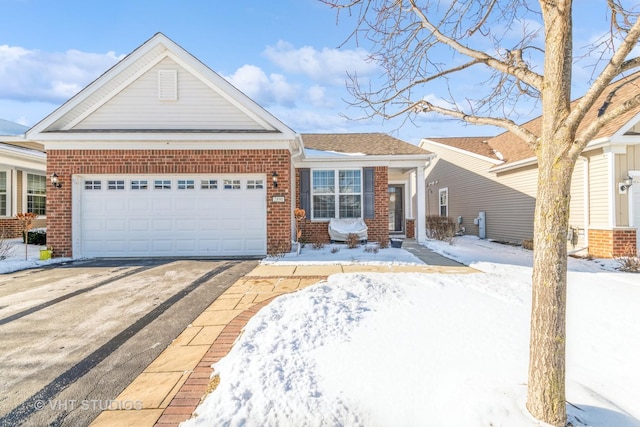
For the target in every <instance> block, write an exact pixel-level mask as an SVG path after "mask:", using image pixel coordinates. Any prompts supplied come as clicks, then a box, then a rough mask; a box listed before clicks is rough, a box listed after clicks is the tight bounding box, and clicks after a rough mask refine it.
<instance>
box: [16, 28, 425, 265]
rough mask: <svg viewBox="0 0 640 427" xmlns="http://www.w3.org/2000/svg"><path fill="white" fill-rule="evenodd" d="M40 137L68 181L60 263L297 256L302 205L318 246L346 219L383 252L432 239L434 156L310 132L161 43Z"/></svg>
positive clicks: (60, 181) (111, 73)
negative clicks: (393, 236) (386, 244)
mask: <svg viewBox="0 0 640 427" xmlns="http://www.w3.org/2000/svg"><path fill="white" fill-rule="evenodd" d="M26 138H27V139H28V140H32V141H38V142H40V143H42V144H44V146H45V148H46V152H47V176H48V177H49V178H52V177H55V178H56V181H57V182H56V184H55V186H54V185H53V183H52V184H49V188H48V190H49V191H48V193H47V243H48V244H49V245H52V246H53V248H54V256H65V257H70V256H73V257H135V256H245V255H255V256H264V255H266V254H270V253H278V252H282V251H286V250H289V248H290V247H291V241H292V239H293V238H295V227H296V221H295V220H294V218H293V211H294V209H296V208H298V207H303V208H304V209H305V210H306V212H307V217H306V219H305V220H304V221H303V223H301V224H300V225H301V226H302V227H301V228H303V237H304V239H305V240H307V241H315V240H321V241H327V240H328V239H329V236H328V233H327V223H328V221H329V219H330V218H332V217H339V218H351V217H362V218H364V221H365V222H366V223H367V225H368V239H369V240H371V241H382V240H386V239H388V238H389V234H390V233H393V232H397V233H399V234H401V235H414V234H415V233H416V231H415V230H416V229H417V235H418V236H424V235H425V225H424V217H425V212H424V210H425V199H424V197H425V191H424V185H422V184H420V185H418V183H423V182H424V177H425V169H426V168H427V167H428V166H429V164H430V161H431V158H432V157H433V156H432V154H430V153H429V152H427V151H425V150H424V149H421V148H418V147H417V146H415V145H412V144H409V143H406V142H403V141H400V140H398V139H396V138H392V137H390V136H387V135H383V134H344V135H300V134H298V133H296V132H294V131H293V130H292V129H290V128H289V127H288V126H286V125H285V124H284V123H282V122H281V121H280V120H278V119H277V118H276V117H274V116H273V115H272V114H270V113H269V112H267V111H266V110H265V109H263V108H262V107H261V106H259V105H258V104H257V103H256V102H254V101H253V100H251V99H250V98H248V97H247V96H246V95H244V94H243V93H242V92H240V91H239V90H238V89H236V88H235V87H233V86H232V85H231V84H230V83H229V82H227V81H226V80H225V79H223V78H222V77H220V76H219V75H218V74H216V73H215V72H213V71H212V70H211V69H210V68H208V67H207V66H205V65H204V64H203V63H202V62H200V61H199V60H198V59H196V58H195V57H193V56H192V55H191V54H189V53H188V52H187V51H186V50H184V49H183V48H181V47H180V46H178V45H177V44H176V43H174V42H173V41H171V40H170V39H169V38H167V37H166V36H165V35H163V34H161V33H158V34H156V35H154V36H153V37H152V38H151V39H149V40H148V41H146V42H145V43H144V44H142V45H141V46H140V47H138V48H137V49H136V50H134V51H133V52H132V53H130V54H129V55H128V56H126V57H125V58H124V59H122V60H121V61H120V62H118V63H117V64H116V65H115V66H113V67H112V68H111V69H109V70H107V71H106V72H105V73H104V74H103V75H102V76H100V77H99V78H98V79H96V80H95V81H94V82H92V83H91V84H89V85H88V86H87V87H85V88H84V89H83V90H81V91H80V92H79V93H78V94H77V95H75V96H74V97H73V98H71V99H70V100H69V101H67V102H66V103H65V104H63V105H62V106H61V107H60V108H58V109H57V110H56V111H54V112H53V113H51V114H50V115H49V116H47V117H46V118H44V119H43V120H42V121H40V122H39V123H38V124H36V125H35V126H34V127H33V128H31V129H30V130H29V131H27V134H26ZM390 192H391V193H393V194H392V196H393V197H391V196H390V194H391V193H390ZM390 199H393V206H391V203H390Z"/></svg>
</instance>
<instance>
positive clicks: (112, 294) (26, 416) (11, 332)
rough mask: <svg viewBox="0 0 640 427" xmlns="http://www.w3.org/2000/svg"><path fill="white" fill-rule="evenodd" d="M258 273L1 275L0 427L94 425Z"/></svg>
mask: <svg viewBox="0 0 640 427" xmlns="http://www.w3.org/2000/svg"><path fill="white" fill-rule="evenodd" d="M256 265H257V261H241V260H168V259H143V260H95V261H84V262H74V263H69V264H67V265H60V266H56V267H49V268H43V269H34V270H25V271H21V272H15V273H9V274H3V275H0V378H1V379H2V381H0V426H4V425H20V424H24V425H74V426H79V425H88V424H89V423H90V421H91V420H92V419H93V418H95V417H96V416H97V415H98V414H99V413H100V411H101V410H103V409H106V406H108V405H109V403H110V401H112V400H113V399H114V398H115V397H116V396H117V395H118V394H119V393H120V391H122V390H123V389H124V387H126V386H127V385H128V384H129V382H131V380H132V379H133V378H135V377H136V376H137V375H138V374H139V373H140V372H141V371H142V370H143V369H144V368H145V367H146V366H147V365H148V364H149V363H151V362H152V361H153V360H154V359H155V358H156V357H157V356H158V354H159V353H160V352H161V351H162V350H163V349H164V348H165V347H166V346H167V345H168V344H170V343H171V341H172V340H173V339H175V338H176V337H177V336H178V334H180V332H182V330H183V329H185V327H187V325H189V324H190V323H191V322H192V321H193V320H194V319H195V318H196V317H197V316H198V315H199V314H200V313H201V312H202V311H203V310H204V309H205V308H206V307H207V306H209V305H210V304H211V302H212V301H214V300H215V299H216V298H217V297H218V296H219V295H220V294H221V293H222V292H224V291H225V290H226V289H227V288H228V287H229V286H231V285H232V284H233V283H234V282H235V281H236V280H238V279H239V278H241V277H242V276H243V275H244V274H246V273H247V272H249V271H251V270H252V269H253V268H254V267H255V266H256ZM127 404H131V405H135V402H128V403H127ZM132 409H135V407H134V406H132Z"/></svg>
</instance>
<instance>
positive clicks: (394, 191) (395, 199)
mask: <svg viewBox="0 0 640 427" xmlns="http://www.w3.org/2000/svg"><path fill="white" fill-rule="evenodd" d="M403 194H404V185H390V186H389V232H390V233H398V234H402V233H404V200H403V197H402V196H403Z"/></svg>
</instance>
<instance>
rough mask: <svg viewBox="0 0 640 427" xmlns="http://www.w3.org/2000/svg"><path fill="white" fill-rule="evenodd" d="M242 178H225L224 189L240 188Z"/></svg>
mask: <svg viewBox="0 0 640 427" xmlns="http://www.w3.org/2000/svg"><path fill="white" fill-rule="evenodd" d="M241 188H242V187H240V180H239V179H225V180H224V189H225V190H240V189H241Z"/></svg>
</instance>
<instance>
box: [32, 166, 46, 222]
mask: <svg viewBox="0 0 640 427" xmlns="http://www.w3.org/2000/svg"><path fill="white" fill-rule="evenodd" d="M46 188H47V177H46V176H44V175H33V174H30V173H29V174H27V212H33V213H34V214H37V215H45V214H46V205H47V196H46V191H45V190H46Z"/></svg>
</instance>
